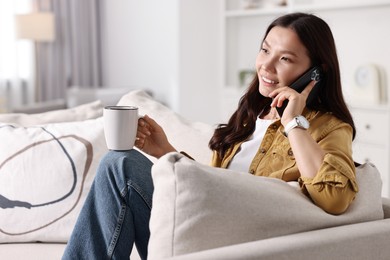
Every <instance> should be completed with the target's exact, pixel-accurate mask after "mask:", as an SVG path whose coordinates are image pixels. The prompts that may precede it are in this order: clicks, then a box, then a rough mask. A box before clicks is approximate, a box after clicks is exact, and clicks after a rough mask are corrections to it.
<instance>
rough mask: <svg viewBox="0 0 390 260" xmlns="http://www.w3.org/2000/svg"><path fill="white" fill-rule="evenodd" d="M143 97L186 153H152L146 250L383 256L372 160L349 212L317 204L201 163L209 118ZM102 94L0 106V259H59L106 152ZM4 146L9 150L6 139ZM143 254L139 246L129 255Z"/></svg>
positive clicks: (200, 255)
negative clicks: (41, 105)
mask: <svg viewBox="0 0 390 260" xmlns="http://www.w3.org/2000/svg"><path fill="white" fill-rule="evenodd" d="M118 104H120V105H133V106H138V107H139V113H140V115H144V114H148V115H149V116H151V117H153V118H155V119H156V120H157V121H158V122H159V123H160V124H161V125H162V126H163V128H164V129H165V131H166V133H167V136H168V138H169V139H170V140H171V142H172V144H173V145H174V146H175V147H176V148H177V149H178V150H179V151H185V152H186V153H188V154H190V155H191V156H192V157H193V158H194V159H195V160H191V159H189V158H187V157H186V156H184V155H182V154H180V153H170V154H167V155H166V156H164V157H162V158H161V159H159V160H156V159H155V158H151V157H149V158H150V159H151V160H152V161H153V162H154V163H155V165H154V166H153V169H152V175H153V181H154V183H155V193H154V197H153V203H154V204H153V209H152V216H151V221H150V228H151V238H150V243H149V258H150V259H390V247H388V246H387V244H388V241H390V199H388V198H382V197H381V180H380V175H379V173H378V171H377V169H376V168H375V166H373V165H371V164H363V165H361V166H360V167H358V168H357V178H358V183H359V187H360V191H359V193H358V195H357V198H356V199H355V201H354V202H353V203H352V205H351V207H350V208H349V209H348V211H347V212H346V213H345V214H342V215H340V216H334V215H330V214H327V213H325V212H324V211H322V210H321V209H319V208H317V207H316V206H315V205H314V204H313V203H312V202H311V201H310V200H309V199H308V198H307V197H306V196H304V195H303V194H302V193H301V192H300V191H299V188H298V187H297V183H294V182H292V183H285V182H283V181H280V180H277V179H271V178H263V177H255V176H252V175H249V174H245V173H240V172H233V171H229V170H222V169H216V168H212V167H209V166H207V164H208V162H209V160H210V157H211V152H210V151H209V149H208V148H207V143H208V140H209V139H210V137H211V135H212V133H213V128H214V127H215V126H211V125H208V124H205V123H202V122H191V121H188V120H186V119H185V118H183V117H181V116H180V115H178V114H177V113H175V112H173V111H172V110H170V109H169V108H167V107H166V106H164V105H162V104H161V103H160V102H158V101H156V100H155V99H154V98H153V97H152V96H150V95H149V94H148V93H147V92H145V91H142V90H135V91H131V92H129V93H127V94H125V95H123V97H122V98H121V99H120V100H119V102H118ZM102 108H103V104H102V103H101V102H100V101H94V102H90V103H87V104H83V105H79V106H76V107H73V108H69V109H62V110H56V111H50V112H45V113H39V114H30V115H27V114H20V113H18V114H0V138H1V143H2V149H1V151H0V212H1V214H0V259H43V260H44V259H60V258H61V255H62V253H63V250H64V248H65V246H66V242H67V239H68V238H69V235H70V233H71V231H72V228H73V226H74V223H75V221H76V219H77V216H78V213H79V211H80V209H81V206H82V204H83V202H84V200H85V196H86V194H87V193H88V190H89V188H90V186H91V183H92V181H93V178H94V173H95V170H96V167H97V164H98V163H99V160H100V158H101V157H102V156H103V155H104V153H106V152H107V148H106V145H105V141H104V134H103V125H102ZM3 147H4V148H3ZM130 258H131V259H139V256H138V254H137V252H136V250H135V249H134V250H133V253H132V255H131V257H130Z"/></svg>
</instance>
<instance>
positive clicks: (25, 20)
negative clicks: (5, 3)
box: [15, 12, 55, 42]
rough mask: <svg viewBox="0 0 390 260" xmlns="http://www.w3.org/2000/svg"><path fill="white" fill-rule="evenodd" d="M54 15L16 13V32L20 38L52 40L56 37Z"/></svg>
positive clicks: (42, 40)
mask: <svg viewBox="0 0 390 260" xmlns="http://www.w3.org/2000/svg"><path fill="white" fill-rule="evenodd" d="M54 27H55V24H54V15H53V14H52V13H48V12H47V13H43V12H42V13H30V14H20V15H15V32H16V37H17V38H19V39H29V40H34V41H40V42H51V41H54V39H55V29H54Z"/></svg>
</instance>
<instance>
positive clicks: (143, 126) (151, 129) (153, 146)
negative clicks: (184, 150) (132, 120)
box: [135, 115, 176, 158]
mask: <svg viewBox="0 0 390 260" xmlns="http://www.w3.org/2000/svg"><path fill="white" fill-rule="evenodd" d="M135 146H136V147H137V148H139V149H140V150H141V151H143V152H145V153H147V154H149V155H152V156H154V157H156V158H160V157H161V156H163V155H165V154H167V153H169V152H176V149H175V148H174V147H173V146H172V145H171V144H170V143H169V141H168V138H167V136H166V134H165V132H164V130H163V129H162V127H161V126H160V125H159V124H157V123H156V121H154V120H153V119H152V118H150V117H149V116H148V115H145V116H144V117H141V118H139V119H138V129H137V138H136V141H135Z"/></svg>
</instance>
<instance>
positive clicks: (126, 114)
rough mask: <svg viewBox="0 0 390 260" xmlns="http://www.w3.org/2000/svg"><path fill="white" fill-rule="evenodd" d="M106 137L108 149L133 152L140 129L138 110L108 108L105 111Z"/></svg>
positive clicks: (133, 108) (119, 107) (124, 107)
mask: <svg viewBox="0 0 390 260" xmlns="http://www.w3.org/2000/svg"><path fill="white" fill-rule="evenodd" d="M103 121H104V136H105V139H106V144H107V148H108V149H109V150H114V151H126V150H131V149H132V148H133V146H134V142H135V138H136V135H137V127H138V108H137V107H134V106H106V107H104V110H103Z"/></svg>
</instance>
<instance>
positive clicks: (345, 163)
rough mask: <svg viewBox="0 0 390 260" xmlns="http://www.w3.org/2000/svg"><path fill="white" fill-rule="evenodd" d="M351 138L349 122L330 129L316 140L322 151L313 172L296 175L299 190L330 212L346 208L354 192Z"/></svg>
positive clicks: (341, 210) (355, 184)
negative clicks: (322, 156) (319, 162)
mask: <svg viewBox="0 0 390 260" xmlns="http://www.w3.org/2000/svg"><path fill="white" fill-rule="evenodd" d="M351 140H352V128H351V127H350V126H349V125H343V126H342V127H339V128H337V129H333V131H331V132H330V133H329V134H328V135H326V136H324V138H323V139H321V140H320V141H319V142H318V143H319V144H320V146H321V147H322V148H323V149H324V151H325V152H326V154H325V157H324V160H323V163H322V165H321V167H320V169H319V171H318V172H317V174H316V176H315V177H314V178H307V177H300V179H299V183H300V186H301V188H302V190H303V192H304V193H306V194H307V195H308V196H309V197H310V198H311V199H312V200H313V202H314V203H315V204H316V205H318V206H319V207H321V208H322V209H324V210H325V211H326V212H328V213H331V214H341V213H343V212H344V211H345V210H347V208H348V206H349V205H350V204H351V202H352V201H353V200H354V198H355V195H356V193H357V192H358V185H357V183H356V177H355V166H354V162H353V159H352V141H351Z"/></svg>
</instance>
